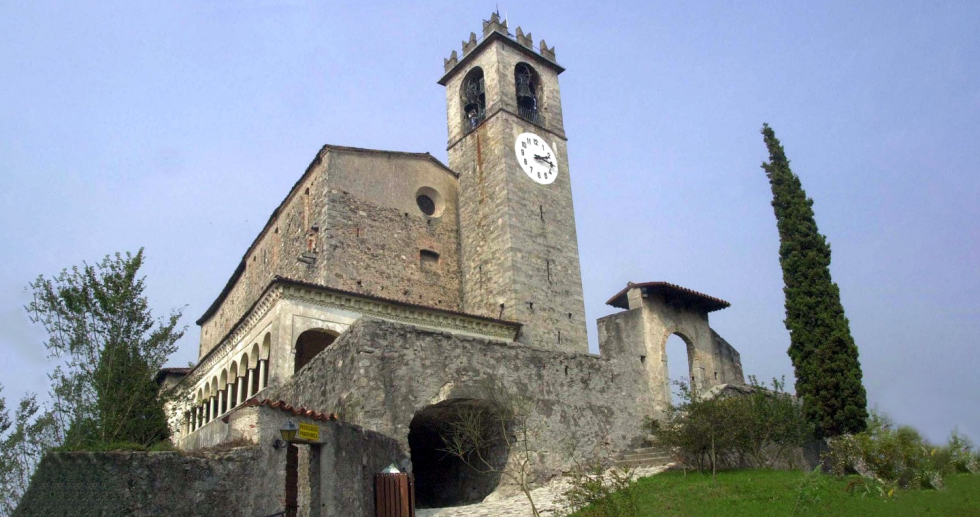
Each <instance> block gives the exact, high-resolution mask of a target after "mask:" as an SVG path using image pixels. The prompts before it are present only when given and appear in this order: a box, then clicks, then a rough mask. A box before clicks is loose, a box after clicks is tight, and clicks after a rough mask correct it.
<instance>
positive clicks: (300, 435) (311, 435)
mask: <svg viewBox="0 0 980 517" xmlns="http://www.w3.org/2000/svg"><path fill="white" fill-rule="evenodd" d="M296 438H297V439H298V440H303V441H305V442H319V441H320V428H319V427H318V426H315V425H313V424H304V423H303V422H300V423H299V432H297V433H296Z"/></svg>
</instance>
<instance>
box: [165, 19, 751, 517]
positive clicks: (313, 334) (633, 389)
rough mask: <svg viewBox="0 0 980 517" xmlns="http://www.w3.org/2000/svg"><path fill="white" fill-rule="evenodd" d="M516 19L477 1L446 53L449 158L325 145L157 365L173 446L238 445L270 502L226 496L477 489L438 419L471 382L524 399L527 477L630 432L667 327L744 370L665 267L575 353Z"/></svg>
mask: <svg viewBox="0 0 980 517" xmlns="http://www.w3.org/2000/svg"><path fill="white" fill-rule="evenodd" d="M515 32H516V34H511V33H510V32H509V28H508V27H507V22H506V21H503V20H501V19H500V18H499V17H498V16H497V15H496V14H494V15H492V16H491V18H490V19H489V20H487V21H484V22H483V30H482V35H481V36H480V37H477V35H476V34H470V37H469V40H468V41H466V42H464V43H463V48H462V52H461V53H457V52H456V51H454V52H452V54H451V56H450V57H449V58H448V59H446V60H445V62H444V64H445V68H444V74H443V76H442V77H441V78H439V79H438V83H439V84H440V85H442V86H444V87H445V91H446V112H447V126H448V141H447V146H448V156H449V159H448V164H444V163H442V162H440V161H439V160H437V159H436V158H434V157H433V156H432V155H430V154H429V153H412V152H401V151H385V150H373V149H361V148H355V147H344V146H337V145H325V146H323V148H321V149H320V150H319V151H318V152H317V153H316V155H315V156H314V158H313V161H312V162H311V163H310V165H309V167H307V169H306V171H304V172H303V173H302V174H301V175H300V176H299V178H298V180H297V181H296V184H295V185H294V186H293V188H292V189H291V190H290V191H289V192H288V194H286V196H285V199H283V201H282V203H281V204H280V205H279V207H278V208H277V209H276V210H275V211H274V212H273V213H272V215H271V216H270V217H269V220H268V222H267V223H266V224H265V226H264V227H263V228H262V230H261V231H260V232H259V233H258V235H257V236H256V237H255V240H254V241H253V242H252V244H251V246H249V248H248V249H247V250H246V251H245V254H244V256H243V257H242V260H241V262H240V264H239V265H238V267H237V268H236V269H235V271H234V272H233V273H232V274H231V277H230V278H229V280H228V282H227V284H226V285H225V287H224V289H222V291H221V292H220V293H218V295H217V297H216V298H215V300H214V302H213V303H212V304H211V306H210V307H209V308H208V309H207V311H206V312H205V313H204V314H203V315H202V316H201V318H200V319H199V320H198V321H197V323H198V325H200V327H201V338H200V351H199V359H198V362H197V365H196V366H195V367H193V368H190V369H165V370H163V371H161V373H160V376H159V377H160V380H161V382H164V383H166V384H168V385H177V386H179V387H181V388H182V389H184V390H185V392H186V396H185V397H183V398H182V399H181V401H178V402H176V403H172V404H170V405H169V406H168V411H169V412H170V415H171V421H172V426H173V430H174V434H173V440H174V442H175V444H176V445H177V446H178V448H179V449H182V450H184V451H198V450H202V451H203V450H214V449H215V448H221V447H223V446H224V447H231V446H249V445H250V444H252V445H254V447H255V451H256V452H252V453H250V454H253V456H251V457H250V458H251V459H250V460H249V462H248V463H246V464H244V466H243V467H242V469H243V470H242V471H241V472H243V474H242V475H243V479H256V480H257V481H255V483H256V484H255V487H256V488H255V489H254V490H256V491H259V492H262V491H264V493H265V494H266V495H267V496H268V499H269V501H273V502H274V503H275V504H274V505H273V506H271V507H269V506H268V504H267V503H266V502H256V501H258V499H255V498H254V497H253V502H252V503H248V504H246V505H245V506H242V508H246V507H247V508H248V510H242V513H241V514H243V515H258V514H259V513H258V512H260V511H264V510H263V508H267V507H268V508H269V509H272V510H275V508H276V507H278V508H279V509H281V508H282V507H283V506H285V507H287V508H297V507H298V508H299V511H300V513H301V514H302V515H321V514H322V515H325V514H326V513H325V511H326V510H324V509H326V508H332V509H334V510H337V509H344V511H347V512H348V513H351V514H353V515H361V514H364V515H373V513H371V512H373V510H369V509H367V506H368V505H369V503H368V502H365V501H370V498H371V497H373V496H370V495H363V494H362V496H348V495H344V493H342V491H341V490H340V489H339V488H337V487H342V486H348V487H349V486H353V485H358V484H364V483H368V481H366V480H368V479H369V476H370V475H373V473H374V472H377V471H378V470H380V468H383V467H385V466H387V465H388V464H390V463H395V464H396V465H398V466H399V467H400V468H401V469H403V470H409V471H412V472H413V473H414V476H415V480H416V493H417V497H418V503H419V505H420V506H442V505H454V504H461V503H465V502H473V501H479V500H480V499H482V498H483V497H485V496H486V495H487V494H489V493H491V492H493V491H494V490H496V489H497V488H498V485H499V483H501V480H500V479H499V476H496V477H494V476H481V475H476V474H474V473H472V472H469V471H468V470H467V467H466V466H465V465H462V464H461V463H459V462H458V461H457V462H454V461H453V460H452V458H450V457H448V456H447V455H446V454H445V452H444V451H442V450H441V449H442V448H444V447H445V445H444V443H442V441H441V436H442V435H441V434H440V433H441V432H443V431H444V429H445V426H446V422H447V421H448V420H449V419H451V418H452V415H453V414H454V410H455V409H458V407H459V405H461V404H463V405H465V404H470V405H472V404H479V403H481V401H486V400H489V398H488V397H490V394H488V391H487V390H488V389H490V388H488V387H492V389H494V390H499V391H500V392H502V393H506V394H509V395H512V396H513V395H517V396H521V397H525V398H526V399H527V400H530V401H531V411H532V418H531V420H532V421H533V422H535V425H536V429H538V432H537V433H536V434H535V436H534V447H533V448H534V449H535V457H534V462H535V464H534V468H535V472H537V473H538V475H539V476H540V479H545V478H547V477H549V476H553V475H555V474H556V473H559V472H561V470H562V469H563V468H567V466H568V461H569V454H573V452H569V451H572V450H574V451H578V452H577V453H587V452H589V451H599V450H601V451H605V452H607V453H608V454H614V453H619V452H623V451H626V450H628V449H630V448H632V447H636V446H638V445H640V444H641V442H642V438H643V435H644V433H643V431H642V428H641V424H642V422H643V419H644V417H647V416H656V415H658V414H659V413H660V411H662V409H663V408H664V407H665V405H666V404H667V403H668V402H669V397H670V395H669V393H670V387H669V384H668V375H667V368H666V364H667V357H666V352H665V345H666V342H667V339H668V337H670V336H671V335H674V334H676V335H679V336H680V337H681V338H682V339H683V340H684V342H685V343H686V345H687V358H686V361H687V365H688V370H689V371H688V375H689V378H690V380H691V382H692V383H694V384H696V385H698V386H700V387H701V388H702V389H707V388H711V387H714V386H717V385H721V384H742V383H743V374H742V369H741V364H740V361H739V355H738V352H736V351H735V349H734V348H732V347H731V346H730V345H729V344H728V343H727V342H725V340H724V339H722V338H721V336H719V335H718V334H717V333H715V332H714V331H713V330H712V329H711V327H710V326H709V324H708V314H709V313H711V312H713V311H716V310H720V309H724V308H726V307H728V303H727V302H725V301H723V300H720V299H718V298H714V297H712V296H708V295H706V294H702V293H698V292H695V291H692V290H690V289H686V288H683V287H680V286H677V285H673V284H670V283H667V282H644V283H630V284H628V285H626V286H625V287H624V288H623V290H622V291H620V292H618V293H616V294H615V295H613V296H612V297H611V298H610V299H609V301H608V304H609V305H611V306H613V307H616V308H618V309H621V311H620V312H617V313H614V314H612V315H610V316H607V317H604V318H602V319H600V320H599V321H598V327H599V349H600V353H599V354H598V355H595V354H590V353H589V347H588V341H587V337H586V324H587V323H586V319H585V305H584V300H583V293H582V276H581V271H580V266H579V253H578V243H577V236H576V227H575V217H576V214H575V212H574V210H573V206H572V191H571V181H570V176H571V174H572V173H573V171H572V170H571V168H570V166H569V163H568V149H567V138H566V132H565V126H564V122H563V118H562V102H561V94H560V90H559V75H560V74H561V73H562V72H563V71H564V68H562V67H561V65H559V64H558V62H557V61H556V57H555V51H554V48H553V47H548V46H547V45H546V44H545V42H544V41H541V42H540V44H539V45H538V46H537V47H535V45H534V44H533V43H532V40H531V34H530V33H528V34H525V33H524V32H523V31H522V29H521V28H517V29H516V31H515ZM570 129H571V130H572V131H574V128H570ZM597 173H601V171H597ZM579 215H580V216H581V215H582V214H579ZM635 273H636V274H638V275H639V274H645V273H646V272H640V271H637V272H635ZM671 359H672V364H673V365H677V364H683V361H684V359H681V358H671ZM678 359H680V360H679V361H678ZM285 419H293V420H295V421H300V422H312V423H315V424H317V425H320V426H321V427H322V429H323V435H322V437H321V438H320V441H319V442H318V443H316V444H313V445H310V446H298V447H297V446H288V447H287V450H286V451H283V450H281V449H277V448H274V447H273V446H272V444H273V441H274V439H275V437H276V436H277V433H276V430H277V429H278V428H279V426H280V425H282V423H283V422H284V420H285ZM498 453H499V454H498V456H500V457H501V458H503V459H504V460H506V458H507V456H508V454H512V453H510V452H508V451H507V450H506V447H505V448H504V450H502V451H498ZM246 471H248V472H251V473H248V474H244V472H246ZM253 471H254V472H253ZM345 476H346V478H345ZM260 478H261V480H260ZM362 481H364V483H362ZM358 486H360V485H358ZM357 490H361V489H360V488H358V489H357ZM364 490H368V489H367V488H365V489H364ZM355 492H356V490H355ZM358 493H359V492H358ZM351 497H353V498H354V499H357V498H358V497H360V499H358V500H356V501H355V500H353V499H350V498H351ZM243 504H245V503H243ZM263 505H265V506H263ZM276 505H278V506H276ZM269 513H272V512H269Z"/></svg>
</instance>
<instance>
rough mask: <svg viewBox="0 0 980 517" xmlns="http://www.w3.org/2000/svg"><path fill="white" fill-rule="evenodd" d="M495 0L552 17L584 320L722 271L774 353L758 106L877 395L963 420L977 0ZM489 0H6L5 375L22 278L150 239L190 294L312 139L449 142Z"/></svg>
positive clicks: (974, 254) (732, 325)
mask: <svg viewBox="0 0 980 517" xmlns="http://www.w3.org/2000/svg"><path fill="white" fill-rule="evenodd" d="M734 4H735V3H733V2H727V1H719V2H650V3H646V2H644V3H636V4H635V5H634V4H631V3H617V2H606V3H597V2H581V3H567V4H566V3H558V2H520V3H515V4H513V5H508V4H507V3H501V4H500V11H501V13H502V14H506V15H507V17H508V19H509V21H510V24H511V29H512V30H514V29H516V27H517V26H518V25H520V26H522V28H523V29H524V31H525V32H528V31H530V32H532V33H533V35H534V38H535V41H537V40H540V39H541V38H544V39H546V40H547V42H548V44H549V45H554V46H555V47H556V52H557V57H558V61H559V63H561V64H562V65H563V66H565V67H566V68H567V69H568V71H567V72H566V73H565V74H563V75H562V76H561V88H562V92H561V93H562V101H563V109H564V115H565V129H566V132H567V134H568V136H569V163H570V166H571V175H572V186H573V193H574V201H575V209H576V214H577V222H578V230H579V249H580V253H581V258H582V272H583V278H584V283H585V296H586V300H587V302H586V303H587V307H586V309H587V312H588V320H589V332H590V336H591V338H592V340H593V342H592V347H593V349H595V347H596V343H595V323H594V320H595V318H598V317H600V316H603V315H605V314H608V313H609V312H611V310H612V309H611V308H609V307H606V306H605V305H603V303H604V301H605V300H606V299H608V298H609V296H611V295H612V294H614V293H615V292H617V291H618V290H619V289H621V288H622V287H623V286H624V285H625V283H626V282H627V281H629V280H632V281H635V282H640V281H651V280H665V281H670V282H674V283H678V284H681V285H683V286H686V287H689V288H692V289H696V290H699V291H703V292H706V293H708V294H711V295H713V296H717V297H720V298H723V299H726V300H728V301H730V302H731V303H732V307H731V308H729V309H726V310H723V311H720V312H716V313H713V314H712V315H711V322H712V325H713V326H714V327H715V328H716V329H717V330H718V331H719V332H720V333H721V334H722V335H723V336H725V337H726V338H727V339H728V340H729V341H730V342H731V343H732V344H733V345H734V346H735V347H737V348H738V349H739V350H740V351H741V354H742V362H743V365H744V367H745V371H746V373H753V374H756V375H758V376H759V377H760V378H771V377H773V376H780V375H786V376H787V377H791V375H792V368H791V366H790V362H789V358H788V357H787V355H786V348H787V347H788V345H789V338H788V335H787V332H786V330H785V328H784V327H783V323H782V319H783V314H784V313H783V295H782V277H781V271H780V269H779V263H778V257H777V252H778V237H777V233H776V224H775V219H774V217H773V213H772V208H771V207H770V205H769V202H770V200H771V193H770V190H769V185H768V182H767V181H766V178H765V175H764V173H763V171H762V169H761V168H760V167H759V165H760V163H761V162H762V161H763V160H765V159H766V158H767V154H766V149H765V146H764V145H763V142H762V137H761V135H760V134H759V129H760V127H761V126H762V123H763V122H768V123H769V124H770V125H772V126H773V128H774V129H775V131H776V134H777V135H778V137H779V138H780V139H781V140H782V141H783V144H784V146H785V148H786V152H787V154H788V156H789V157H790V159H791V160H792V166H793V170H794V171H795V172H796V173H797V174H798V175H800V177H801V178H802V181H803V185H804V187H805V188H806V190H807V193H808V194H809V195H810V196H811V197H813V199H814V200H815V204H814V209H815V211H816V215H817V222H818V224H819V227H820V230H821V232H822V233H824V234H825V235H827V237H828V239H829V241H830V243H831V245H832V248H833V251H834V255H833V265H832V268H831V269H832V273H833V276H834V280H835V281H837V283H838V284H839V285H840V288H841V293H842V299H843V303H844V307H845V309H846V311H847V315H848V317H849V318H850V320H851V329H852V332H853V334H854V337H855V339H856V341H857V344H858V347H859V350H860V352H861V362H862V365H863V367H864V374H865V384H866V387H867V388H868V394H869V399H870V402H871V404H873V405H877V406H878V407H879V408H880V409H881V410H883V411H885V412H887V413H889V414H890V415H891V416H893V417H894V418H895V419H896V420H897V421H899V422H900V423H908V424H912V425H915V426H917V427H918V428H919V429H921V430H922V431H923V432H925V433H926V434H927V435H928V436H929V437H930V438H932V439H934V440H943V439H945V437H946V436H947V435H948V433H949V431H950V430H951V429H952V428H953V426H956V425H958V426H959V427H960V429H961V430H963V431H966V432H968V433H969V434H971V435H972V436H973V437H974V438H975V439H980V411H978V409H977V407H978V406H980V403H978V394H980V376H978V373H977V372H978V370H980V353H978V352H977V346H978V345H980V342H978V341H980V338H978V336H980V267H978V265H980V244H978V243H980V224H978V223H980V203H978V200H980V175H978V169H980V149H978V143H980V124H978V120H980V65H978V64H980V38H978V36H977V35H978V34H980V3H978V2H975V1H965V2H938V1H923V2H914V3H913V2H896V1H889V2H854V1H853V0H851V1H846V2H786V1H773V2H751V1H750V2H740V3H738V5H734ZM494 5H495V4H494V3H492V2H488V3H480V2H474V3H464V2H452V3H451V2H429V3H418V2H413V3H409V2H392V3H388V4H376V3H373V2H329V3H328V2H319V3H309V2H301V1H283V2H276V1H241V0H238V1H198V2H183V1H176V0H175V1H170V2H134V1H118V2H111V1H100V2H87V3H83V2H61V3H52V2H45V1H38V0H34V1H31V2H22V1H16V0H0V185H2V188H0V223H2V224H0V243H2V244H0V263H2V264H3V267H2V268H0V349H2V350H3V352H4V357H5V359H4V361H3V362H2V363H0V383H2V384H3V385H4V386H6V389H5V391H4V395H5V396H7V398H8V400H9V399H11V398H18V397H19V396H20V394H21V393H22V392H24V391H26V390H33V391H40V392H44V391H46V379H45V377H44V373H45V372H46V371H47V369H48V368H49V364H48V363H47V362H46V360H45V353H44V350H43V347H42V345H41V341H42V338H43V336H42V335H41V334H40V333H39V330H38V329H37V328H33V327H31V326H30V325H29V323H28V322H27V320H26V317H25V316H24V313H23V310H22V308H21V307H22V305H23V304H24V303H26V301H27V293H26V291H25V290H24V287H25V286H26V285H27V283H28V282H29V281H30V280H32V279H33V278H35V277H36V276H37V275H38V274H39V273H43V274H45V275H53V274H56V273H57V272H58V271H59V270H60V269H61V268H62V267H66V266H70V265H72V264H78V263H80V262H81V261H83V260H87V261H90V262H94V261H96V260H98V259H99V258H101V257H102V256H103V255H105V254H106V253H110V252H114V251H118V250H133V251H135V250H136V249H138V248H139V247H140V246H145V247H146V255H147V264H146V267H145V273H146V274H147V276H148V284H149V289H148V294H149V296H150V298H151V303H152V304H153V307H154V308H155V310H156V311H157V313H158V314H159V315H164V314H165V313H166V312H167V311H168V310H169V309H170V308H171V307H181V306H186V309H185V318H184V322H185V323H186V324H188V325H190V326H191V328H190V329H189V332H188V335H187V337H186V338H185V339H184V340H183V341H182V342H181V345H182V348H181V351H180V352H179V353H178V354H177V355H176V356H175V357H174V358H173V361H172V362H173V363H174V364H181V365H182V364H186V363H187V362H188V361H190V360H193V359H195V358H196V352H197V337H198V329H197V327H196V326H194V325H193V321H194V320H195V319H196V318H197V317H199V316H200V315H201V314H202V313H203V311H204V310H205V308H206V307H207V306H208V305H209V304H210V302H211V301H212V300H213V299H214V297H215V296H216V295H217V294H218V292H219V291H220V290H221V287H222V286H223V285H224V283H225V281H226V280H227V279H228V277H229V276H230V275H231V273H232V271H233V270H234V268H235V266H236V265H237V263H238V261H239V260H240V258H241V256H242V254H243V253H244V252H245V250H246V248H247V246H248V245H249V243H250V242H251V240H252V238H253V237H254V236H255V235H256V234H257V232H258V231H259V230H260V229H261V227H262V224H263V223H264V222H265V220H266V219H267V218H268V216H269V214H270V213H271V211H272V210H273V209H274V208H275V207H276V205H278V203H279V202H280V201H281V200H282V198H283V197H284V196H285V194H286V193H287V191H288V189H289V187H290V186H291V185H292V184H293V183H294V182H295V181H296V179H297V178H298V177H299V175H300V174H301V173H302V172H303V170H304V168H305V167H306V165H307V164H308V163H309V162H310V160H311V159H312V158H313V156H314V155H315V153H316V152H317V150H318V149H319V148H320V146H321V145H323V144H325V143H331V144H339V145H352V146H359V147H370V148H380V149H392V150H401V151H416V152H418V151H428V152H431V153H432V154H434V155H435V156H436V157H438V158H439V159H441V160H445V156H446V151H445V147H446V116H445V106H444V104H445V96H444V92H443V89H442V87H440V86H439V85H437V84H436V80H438V79H439V77H440V76H441V75H442V72H443V70H442V63H443V61H442V60H443V58H444V57H448V55H449V53H450V52H451V51H452V50H454V49H455V50H459V47H460V41H461V40H464V39H466V38H467V37H468V35H469V33H470V31H474V32H479V30H480V28H481V20H482V19H483V18H486V17H488V16H489V14H490V12H491V11H492V10H493V9H494Z"/></svg>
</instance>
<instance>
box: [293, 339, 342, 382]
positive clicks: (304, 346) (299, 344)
mask: <svg viewBox="0 0 980 517" xmlns="http://www.w3.org/2000/svg"><path fill="white" fill-rule="evenodd" d="M335 339H337V336H336V335H334V334H331V333H329V332H327V331H325V330H307V331H306V332H303V333H302V334H300V335H299V338H297V339H296V366H295V368H294V369H293V373H296V372H298V371H300V369H302V368H303V367H304V366H306V365H307V364H308V363H309V362H310V361H312V360H313V358H314V357H316V354H319V353H320V352H322V351H323V350H324V349H326V348H327V347H328V346H330V345H331V344H332V343H333V342H334V340H335Z"/></svg>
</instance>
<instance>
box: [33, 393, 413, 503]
mask: <svg viewBox="0 0 980 517" xmlns="http://www.w3.org/2000/svg"><path fill="white" fill-rule="evenodd" d="M287 419H290V420H292V421H293V422H305V423H311V424H314V425H316V426H318V427H319V428H320V438H321V442H322V443H321V444H319V445H315V446H310V445H299V446H298V447H299V448H300V451H299V456H300V458H301V461H300V469H299V472H298V474H299V483H298V486H297V488H298V494H299V503H300V515H302V516H304V517H318V516H328V515H348V516H355V517H362V516H363V517H373V516H374V474H376V473H378V472H380V471H381V470H382V469H384V468H385V467H386V466H388V465H390V464H392V463H394V464H397V465H401V466H405V465H408V463H409V460H408V455H407V452H406V450H405V449H403V448H402V446H401V445H400V444H399V442H397V441H396V440H392V439H390V438H388V437H386V436H383V435H381V434H379V433H375V432H371V431H368V430H366V429H364V428H362V427H359V426H355V425H351V424H348V423H346V422H341V421H336V420H332V421H326V422H325V421H314V420H310V419H309V418H305V417H299V416H295V415H293V414H291V413H289V412H285V411H281V410H279V409H274V408H270V407H267V406H258V407H246V408H242V409H240V410H237V411H235V412H233V413H232V414H231V415H230V418H229V420H230V422H228V423H225V422H222V421H221V420H215V421H213V422H211V423H209V424H208V426H211V427H213V428H215V429H214V430H213V432H212V433H211V434H212V435H213V436H217V435H222V436H224V437H225V438H226V439H232V440H235V442H236V443H252V444H254V445H251V446H240V447H236V448H233V449H230V450H226V451H221V452H214V451H208V450H198V451H194V452H190V453H177V452H107V453H86V452H78V453H52V454H48V455H47V456H45V457H44V459H43V460H42V462H41V464H40V465H39V467H38V469H37V472H36V474H35V476H34V478H32V480H31V486H30V488H29V489H28V491H27V493H26V494H25V495H24V498H23V499H22V501H21V504H20V507H19V508H18V510H17V512H15V514H14V515H17V516H18V517H20V516H23V517H28V516H44V517H53V516H61V515H65V516H68V515H71V516H87V515H97V516H115V515H126V516H134V517H143V516H146V517H150V516H153V517H157V516H161V515H163V516H171V515H172V516H177V515H180V516H202V517H204V516H207V517H223V516H228V517H240V516H250V517H251V516H265V515H271V514H274V513H277V512H281V511H282V510H283V509H284V504H285V503H284V502H285V479H286V478H285V475H286V451H285V450H283V449H274V448H273V447H272V442H273V440H274V439H275V438H278V437H279V429H280V428H281V427H282V426H283V424H284V423H285V421H286V420H287ZM220 427H224V428H226V429H218V428H220ZM199 445H203V444H199ZM207 445H208V446H214V445H216V443H208V444H207ZM304 467H305V468H304Z"/></svg>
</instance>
